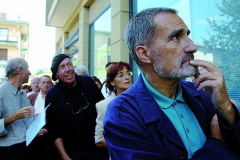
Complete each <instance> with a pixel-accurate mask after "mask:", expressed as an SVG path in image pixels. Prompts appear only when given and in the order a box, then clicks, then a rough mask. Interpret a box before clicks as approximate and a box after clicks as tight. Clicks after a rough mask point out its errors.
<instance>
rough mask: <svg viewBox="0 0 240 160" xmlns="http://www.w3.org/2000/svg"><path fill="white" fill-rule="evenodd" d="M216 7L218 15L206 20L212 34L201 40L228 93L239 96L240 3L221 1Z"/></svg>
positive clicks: (228, 0)
mask: <svg viewBox="0 0 240 160" xmlns="http://www.w3.org/2000/svg"><path fill="white" fill-rule="evenodd" d="M216 7H217V8H218V10H219V11H220V14H219V15H218V16H213V18H211V19H210V18H208V19H207V21H208V23H209V24H210V27H211V29H212V32H211V33H210V32H208V34H209V38H208V39H204V40H203V43H204V46H205V49H206V50H205V52H206V53H213V56H214V63H215V64H217V65H218V67H219V68H220V69H221V70H222V71H223V72H224V75H225V79H226V85H227V89H228V91H234V90H235V91H236V90H238V94H239V88H240V83H238V82H239V78H240V76H239V75H240V74H239V68H240V54H239V52H240V1H239V0H222V3H221V4H220V5H218V4H216ZM219 16H220V17H219Z"/></svg>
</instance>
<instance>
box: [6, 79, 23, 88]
mask: <svg viewBox="0 0 240 160" xmlns="http://www.w3.org/2000/svg"><path fill="white" fill-rule="evenodd" d="M8 82H9V83H10V84H11V85H12V86H14V87H15V88H17V89H19V88H21V87H22V82H21V81H20V80H19V79H18V78H17V76H12V77H8Z"/></svg>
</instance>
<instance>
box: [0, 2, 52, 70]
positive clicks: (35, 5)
mask: <svg viewBox="0 0 240 160" xmlns="http://www.w3.org/2000/svg"><path fill="white" fill-rule="evenodd" d="M45 3H46V0H0V12H3V13H7V15H8V14H9V15H10V14H11V15H19V16H20V20H24V21H27V22H28V23H29V52H28V56H29V58H28V64H29V69H30V71H31V72H34V71H37V70H39V69H49V68H50V67H51V61H52V57H53V55H54V54H55V28H54V27H49V26H45V6H46V5H45Z"/></svg>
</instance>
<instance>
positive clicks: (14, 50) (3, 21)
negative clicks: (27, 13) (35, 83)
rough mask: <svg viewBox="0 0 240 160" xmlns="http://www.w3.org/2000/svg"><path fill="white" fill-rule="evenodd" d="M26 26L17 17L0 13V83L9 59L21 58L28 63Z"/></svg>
mask: <svg viewBox="0 0 240 160" xmlns="http://www.w3.org/2000/svg"><path fill="white" fill-rule="evenodd" d="M28 26H29V24H28V23H27V22H24V21H20V19H19V16H18V15H14V16H12V15H8V14H7V13H0V82H2V81H3V79H4V78H5V65H6V62H7V60H8V59H9V58H13V57H22V58H24V59H25V60H26V61H28V36H29V34H28Z"/></svg>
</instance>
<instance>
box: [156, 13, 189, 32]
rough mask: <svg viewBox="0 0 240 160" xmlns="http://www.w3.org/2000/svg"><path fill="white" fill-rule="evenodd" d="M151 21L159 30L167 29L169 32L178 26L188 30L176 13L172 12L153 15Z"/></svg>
mask: <svg viewBox="0 0 240 160" xmlns="http://www.w3.org/2000/svg"><path fill="white" fill-rule="evenodd" d="M153 21H154V23H155V24H156V25H157V28H158V29H159V30H164V31H166V30H169V31H170V32H171V31H173V30H176V29H180V28H182V29H184V30H188V27H187V25H186V24H185V23H184V21H183V20H182V19H181V18H180V17H179V16H178V15H176V14H173V13H161V14H157V15H155V16H154V17H153ZM163 33H164V32H163Z"/></svg>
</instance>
